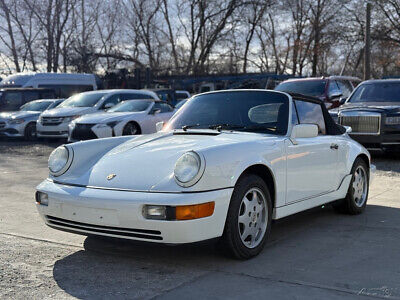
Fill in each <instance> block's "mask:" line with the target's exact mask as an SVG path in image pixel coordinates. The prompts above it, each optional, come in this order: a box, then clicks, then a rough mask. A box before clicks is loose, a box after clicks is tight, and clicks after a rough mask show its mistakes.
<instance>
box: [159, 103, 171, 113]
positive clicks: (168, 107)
mask: <svg viewBox="0 0 400 300" xmlns="http://www.w3.org/2000/svg"><path fill="white" fill-rule="evenodd" d="M173 110H174V109H173V108H172V106H171V105H169V104H167V103H161V112H162V113H163V112H171V111H173Z"/></svg>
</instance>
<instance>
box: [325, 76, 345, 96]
mask: <svg viewBox="0 0 400 300" xmlns="http://www.w3.org/2000/svg"><path fill="white" fill-rule="evenodd" d="M341 92H342V91H341V90H340V89H339V87H338V85H337V83H336V81H335V80H331V81H329V88H328V97H331V96H332V95H335V94H338V93H341Z"/></svg>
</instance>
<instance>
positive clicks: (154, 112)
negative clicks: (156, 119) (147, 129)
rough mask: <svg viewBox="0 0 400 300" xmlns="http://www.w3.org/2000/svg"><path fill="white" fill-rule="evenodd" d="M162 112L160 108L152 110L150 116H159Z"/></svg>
mask: <svg viewBox="0 0 400 300" xmlns="http://www.w3.org/2000/svg"><path fill="white" fill-rule="evenodd" d="M160 112H161V109H159V108H156V109H152V110H151V111H150V115H156V114H159V113H160Z"/></svg>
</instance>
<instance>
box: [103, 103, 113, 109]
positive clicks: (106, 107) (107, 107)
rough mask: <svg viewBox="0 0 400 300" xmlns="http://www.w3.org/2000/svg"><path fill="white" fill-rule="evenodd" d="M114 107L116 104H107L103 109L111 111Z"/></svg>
mask: <svg viewBox="0 0 400 300" xmlns="http://www.w3.org/2000/svg"><path fill="white" fill-rule="evenodd" d="M113 106H114V104H112V103H106V104H104V106H103V109H109V108H111V107H113Z"/></svg>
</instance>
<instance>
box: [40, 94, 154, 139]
mask: <svg viewBox="0 0 400 300" xmlns="http://www.w3.org/2000/svg"><path fill="white" fill-rule="evenodd" d="M133 99H158V96H157V94H156V93H154V92H151V91H144V90H101V91H92V92H85V93H80V94H77V95H74V96H72V97H70V98H68V99H67V100H65V101H64V102H63V103H62V104H60V105H59V106H58V107H57V108H54V109H51V110H48V111H45V112H44V113H42V114H41V115H40V117H39V120H38V122H37V125H36V130H37V136H38V137H39V138H68V125H69V123H70V122H71V121H72V120H74V119H76V118H79V117H80V116H82V115H86V114H91V113H96V112H101V111H104V110H106V109H109V108H111V107H113V106H114V105H116V104H118V103H119V102H121V101H124V100H133Z"/></svg>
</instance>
